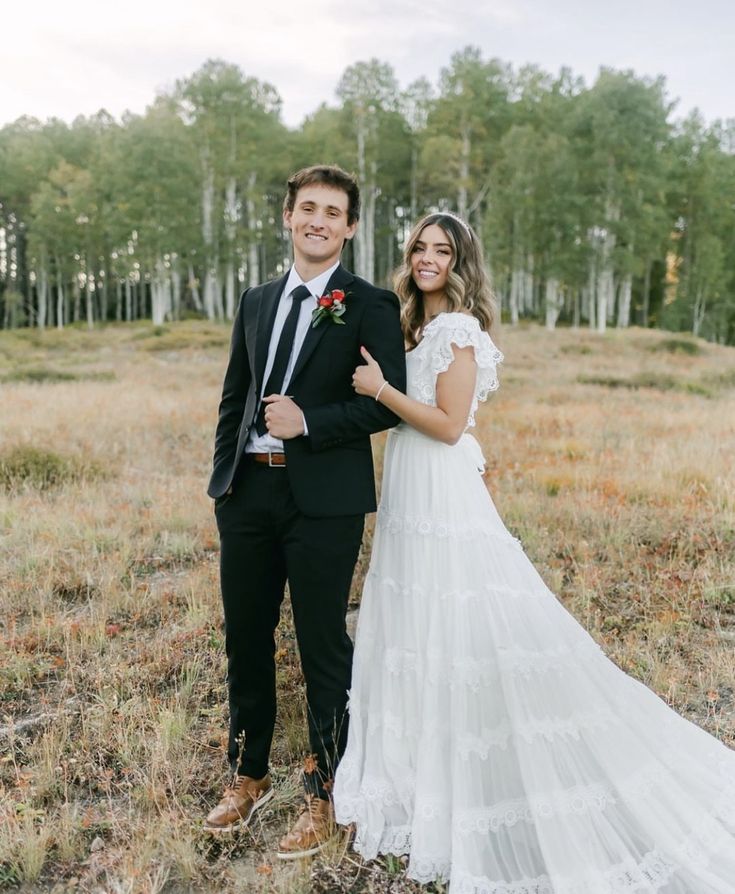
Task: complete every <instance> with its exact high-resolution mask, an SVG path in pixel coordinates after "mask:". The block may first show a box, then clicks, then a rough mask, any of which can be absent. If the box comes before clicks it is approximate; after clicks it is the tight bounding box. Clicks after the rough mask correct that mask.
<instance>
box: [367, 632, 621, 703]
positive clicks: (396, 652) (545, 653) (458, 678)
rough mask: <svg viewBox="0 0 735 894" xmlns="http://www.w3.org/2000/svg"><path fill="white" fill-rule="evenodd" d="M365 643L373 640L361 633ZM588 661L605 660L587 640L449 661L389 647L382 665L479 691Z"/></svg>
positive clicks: (428, 679)
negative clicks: (503, 678)
mask: <svg viewBox="0 0 735 894" xmlns="http://www.w3.org/2000/svg"><path fill="white" fill-rule="evenodd" d="M361 639H362V640H363V641H364V642H365V643H371V642H373V641H374V639H375V637H372V636H369V635H368V634H366V633H361ZM582 658H583V659H584V660H586V661H589V660H591V659H594V658H603V659H604V660H606V661H607V660H608V659H606V658H605V654H604V652H603V651H602V649H601V648H600V647H599V646H598V645H597V643H596V642H595V641H594V640H593V639H592V638H591V637H590V636H589V635H585V637H584V638H583V639H580V640H579V641H577V642H575V643H573V644H570V645H568V646H566V647H564V648H561V649H506V648H502V647H499V648H498V651H497V654H496V655H495V656H494V657H493V658H469V657H463V658H452V659H448V658H447V657H446V656H444V655H442V654H439V653H436V652H427V653H426V654H422V655H421V656H419V655H418V653H417V652H415V651H413V650H411V649H401V648H399V647H391V648H389V649H386V650H385V653H384V659H383V663H384V666H385V668H386V670H387V671H388V672H389V673H391V674H396V675H403V674H408V675H416V674H419V675H420V676H421V678H422V680H424V681H427V682H429V683H435V684H444V685H447V686H451V685H456V684H461V685H465V686H468V687H470V688H471V689H472V690H473V691H475V692H476V691H478V690H479V688H480V686H483V685H484V686H488V685H490V684H491V683H494V682H495V681H496V680H497V678H498V675H499V674H507V675H514V674H517V675H520V676H523V677H530V676H531V675H533V674H547V673H550V672H557V671H564V670H568V669H569V668H570V667H575V666H576V665H578V664H579V661H580V659H582Z"/></svg>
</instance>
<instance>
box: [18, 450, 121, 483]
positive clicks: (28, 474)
mask: <svg viewBox="0 0 735 894" xmlns="http://www.w3.org/2000/svg"><path fill="white" fill-rule="evenodd" d="M105 474H106V473H105V471H104V469H103V468H102V467H101V466H100V465H99V464H98V463H96V462H94V461H93V460H90V459H86V458H83V457H79V456H62V455H61V454H60V453H54V452H53V451H52V450H44V449H41V448H39V447H32V446H31V445H18V446H16V447H10V448H8V449H6V450H4V451H2V452H0V487H2V488H3V489H4V490H7V491H15V490H21V489H23V488H32V489H34V490H51V489H53V488H55V487H61V485H63V484H70V483H74V482H77V481H84V480H90V479H94V478H102V477H105Z"/></svg>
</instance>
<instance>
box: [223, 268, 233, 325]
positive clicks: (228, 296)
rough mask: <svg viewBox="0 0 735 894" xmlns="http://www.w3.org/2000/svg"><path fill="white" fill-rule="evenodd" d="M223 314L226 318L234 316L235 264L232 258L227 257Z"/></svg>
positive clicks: (229, 318)
mask: <svg viewBox="0 0 735 894" xmlns="http://www.w3.org/2000/svg"><path fill="white" fill-rule="evenodd" d="M225 316H226V317H227V319H228V320H231V319H232V318H233V317H234V316H235V265H234V264H233V262H232V258H229V259H228V261H227V269H226V270H225Z"/></svg>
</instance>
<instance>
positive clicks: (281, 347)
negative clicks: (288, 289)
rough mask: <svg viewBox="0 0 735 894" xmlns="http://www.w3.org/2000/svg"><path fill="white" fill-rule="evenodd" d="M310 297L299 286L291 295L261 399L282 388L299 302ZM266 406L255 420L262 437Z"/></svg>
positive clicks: (263, 406)
mask: <svg viewBox="0 0 735 894" xmlns="http://www.w3.org/2000/svg"><path fill="white" fill-rule="evenodd" d="M311 297H312V294H311V292H310V291H309V290H308V289H307V288H306V286H299V287H298V288H297V289H294V290H293V292H292V293H291V309H290V310H289V312H288V316H287V317H286V322H285V323H284V324H283V329H282V330H281V337H280V338H279V339H278V347H277V348H276V356H275V357H274V358H273V366H272V367H271V371H270V375H269V376H268V381H267V382H266V383H265V387H264V388H263V392H262V396H263V397H266V396H267V395H268V394H280V393H281V388H283V382H284V379H285V378H286V370H287V369H288V361H289V358H290V357H291V351H292V349H293V340H294V336H295V335H296V324H297V323H298V320H299V313H300V311H301V302H302V301H303V300H304V299H305V298H311ZM266 406H267V404H264V403H263V402H262V401H261V404H260V409H259V410H258V416H257V418H256V420H255V430H256V431H257V432H258V434H259V435H264V434H265V433H266V432H267V431H268V429H267V428H266V425H265V408H266Z"/></svg>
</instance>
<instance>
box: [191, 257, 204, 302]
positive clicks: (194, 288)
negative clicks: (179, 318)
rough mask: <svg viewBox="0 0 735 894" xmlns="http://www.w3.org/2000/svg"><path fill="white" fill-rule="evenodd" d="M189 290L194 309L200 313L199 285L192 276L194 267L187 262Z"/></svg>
mask: <svg viewBox="0 0 735 894" xmlns="http://www.w3.org/2000/svg"><path fill="white" fill-rule="evenodd" d="M189 290H190V291H191V300H192V301H193V302H194V309H195V310H197V311H199V313H201V312H202V299H201V296H200V295H199V285H198V284H197V278H196V276H195V275H194V265H193V264H192V263H191V261H189Z"/></svg>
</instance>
